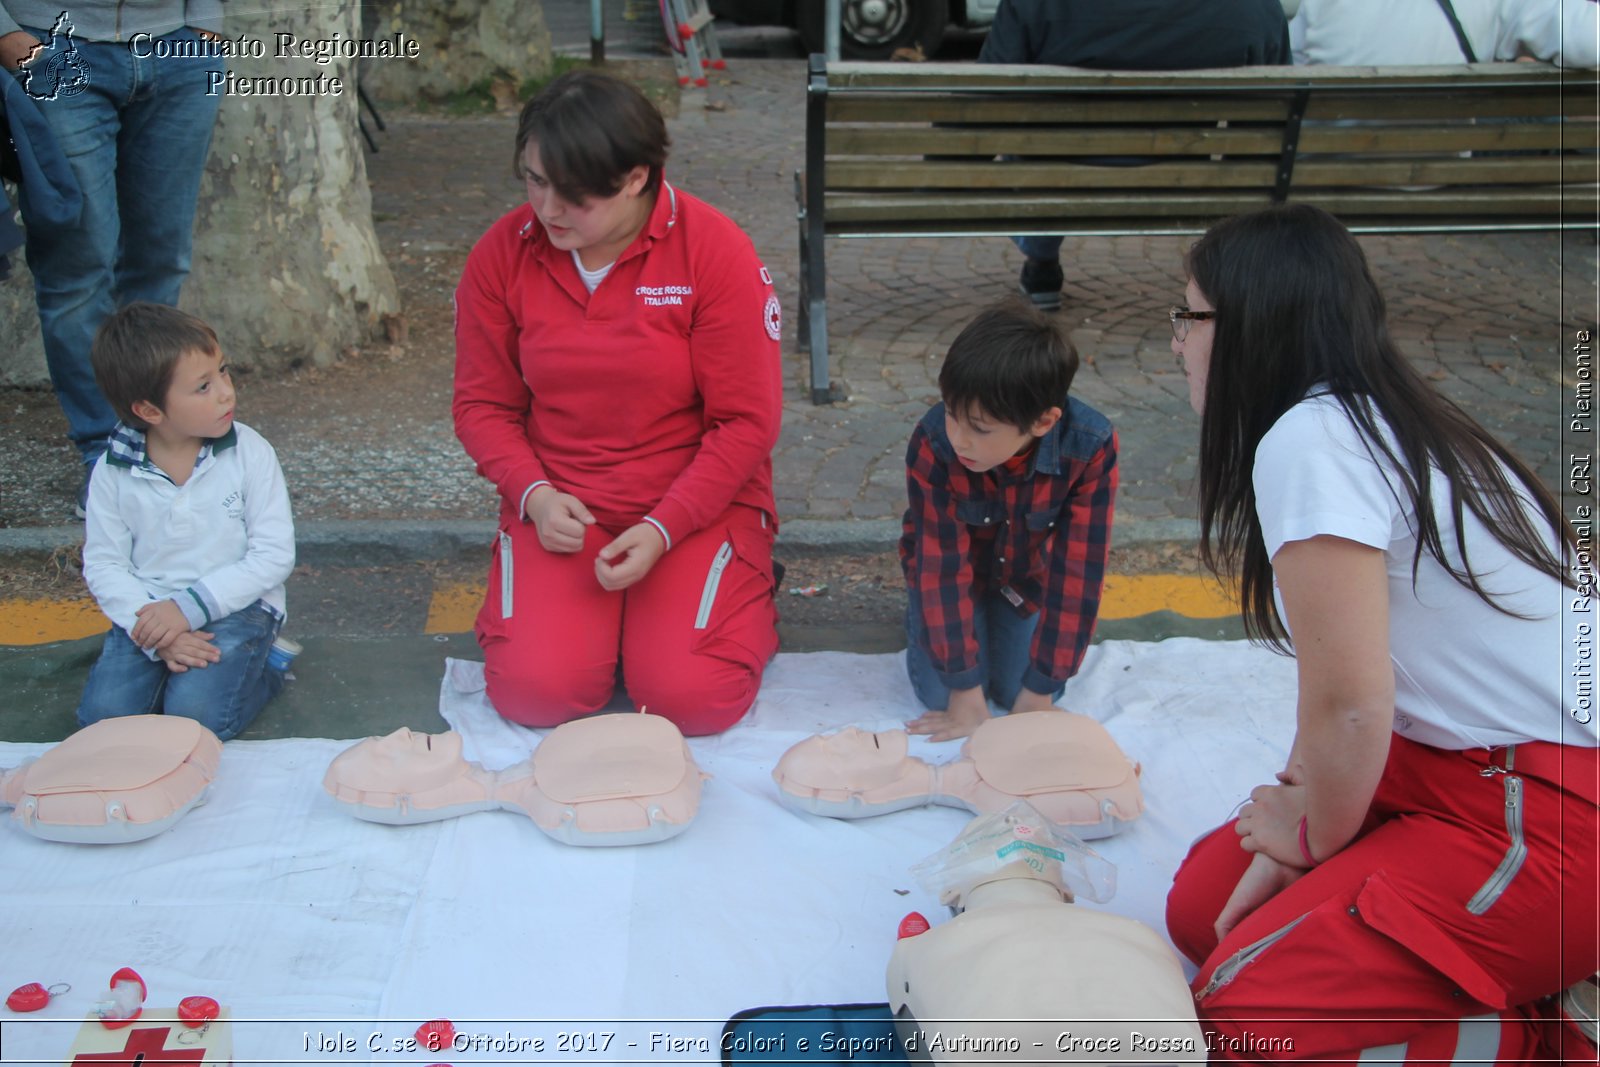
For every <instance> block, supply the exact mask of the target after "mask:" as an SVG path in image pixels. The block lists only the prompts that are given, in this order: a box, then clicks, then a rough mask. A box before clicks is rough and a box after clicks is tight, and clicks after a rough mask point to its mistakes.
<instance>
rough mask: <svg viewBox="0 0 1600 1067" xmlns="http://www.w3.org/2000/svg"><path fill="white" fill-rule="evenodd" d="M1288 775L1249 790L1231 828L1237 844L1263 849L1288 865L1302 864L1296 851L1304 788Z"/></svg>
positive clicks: (1252, 848)
mask: <svg viewBox="0 0 1600 1067" xmlns="http://www.w3.org/2000/svg"><path fill="white" fill-rule="evenodd" d="M1286 778H1289V779H1290V780H1289V781H1286V782H1284V784H1283V785H1258V786H1256V787H1255V788H1254V789H1252V790H1251V791H1250V802H1249V803H1248V804H1246V805H1245V806H1244V807H1242V808H1240V809H1239V821H1238V822H1237V823H1236V824H1235V825H1234V831H1235V832H1236V833H1237V834H1238V835H1239V847H1240V848H1242V849H1244V850H1245V851H1246V852H1254V853H1257V854H1258V855H1259V854H1261V853H1265V854H1266V855H1268V856H1271V857H1272V858H1273V859H1275V860H1277V861H1278V862H1280V863H1282V864H1285V865H1286V866H1289V867H1302V868H1303V867H1305V866H1306V861H1305V857H1303V856H1302V855H1301V854H1300V820H1301V819H1303V818H1305V816H1306V790H1305V787H1304V786H1302V785H1300V784H1299V783H1298V782H1294V781H1293V780H1292V778H1291V777H1290V776H1289V775H1287V774H1283V775H1279V780H1280V781H1283V780H1284V779H1286Z"/></svg>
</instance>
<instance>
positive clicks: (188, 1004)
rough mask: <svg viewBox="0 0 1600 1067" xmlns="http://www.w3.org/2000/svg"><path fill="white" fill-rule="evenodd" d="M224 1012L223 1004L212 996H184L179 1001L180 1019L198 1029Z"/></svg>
mask: <svg viewBox="0 0 1600 1067" xmlns="http://www.w3.org/2000/svg"><path fill="white" fill-rule="evenodd" d="M221 1013H222V1005H220V1004H218V1003H217V1002H216V1001H215V1000H213V999H211V998H210V997H184V998H183V999H182V1000H180V1001H178V1020H179V1021H180V1022H182V1023H183V1025H185V1026H187V1027H188V1028H189V1029H191V1030H198V1029H200V1027H202V1026H204V1025H205V1024H206V1023H208V1022H210V1021H211V1020H213V1019H215V1018H216V1017H217V1016H218V1015H220V1014H221Z"/></svg>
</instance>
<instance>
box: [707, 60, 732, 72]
mask: <svg viewBox="0 0 1600 1067" xmlns="http://www.w3.org/2000/svg"><path fill="white" fill-rule="evenodd" d="M711 69H712V70H727V69H728V61H727V60H726V59H713V60H712V61H711Z"/></svg>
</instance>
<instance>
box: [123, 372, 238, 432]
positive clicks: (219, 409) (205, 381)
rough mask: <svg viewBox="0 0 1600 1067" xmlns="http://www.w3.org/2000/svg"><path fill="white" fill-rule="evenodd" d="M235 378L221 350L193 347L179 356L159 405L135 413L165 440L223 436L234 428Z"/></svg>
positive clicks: (149, 406)
mask: <svg viewBox="0 0 1600 1067" xmlns="http://www.w3.org/2000/svg"><path fill="white" fill-rule="evenodd" d="M233 405H234V392H233V378H232V377H230V376H229V373H228V365H227V364H226V363H224V362H223V361H222V353H221V352H206V351H203V350H201V349H190V350H189V351H187V352H185V353H184V354H183V355H181V356H179V357H178V364H177V366H176V367H174V368H173V370H172V384H171V385H169V386H168V387H167V395H166V398H165V399H164V400H163V402H162V404H161V406H160V407H159V408H157V407H155V406H154V405H147V406H146V408H145V409H139V410H136V411H135V412H134V414H136V415H138V416H139V417H140V418H142V419H144V420H145V421H146V422H148V423H149V424H150V432H152V433H154V434H156V435H157V436H159V437H160V438H162V439H163V440H168V441H174V442H176V441H186V440H195V439H204V438H210V437H221V436H223V435H224V434H226V433H227V432H228V431H229V430H230V429H231V428H232V427H233Z"/></svg>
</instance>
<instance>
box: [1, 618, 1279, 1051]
mask: <svg viewBox="0 0 1600 1067" xmlns="http://www.w3.org/2000/svg"><path fill="white" fill-rule="evenodd" d="M440 700H441V710H442V711H443V713H444V715H445V717H446V719H447V720H448V721H449V722H450V723H451V724H452V725H453V726H454V727H455V728H456V729H457V730H459V731H460V732H461V733H462V734H463V735H464V737H465V739H466V742H467V754H468V756H469V758H474V759H477V760H479V761H481V762H483V763H485V764H486V765H487V766H491V767H495V766H503V765H506V764H509V763H513V762H516V761H518V760H520V759H522V758H524V757H525V756H526V755H527V754H528V753H529V752H530V751H531V750H532V748H533V747H534V746H535V745H537V743H538V740H539V737H540V734H539V733H538V732H535V731H530V730H524V729H522V728H520V727H514V726H510V725H508V724H506V723H505V722H504V721H503V720H501V719H499V718H498V717H497V716H496V715H495V714H494V712H493V709H492V708H491V707H490V706H489V705H488V703H487V701H486V700H485V699H484V696H483V691H482V667H481V665H480V664H477V663H472V662H467V661H456V660H452V661H450V662H449V664H448V667H447V672H446V677H445V679H444V681H443V684H442V686H441V693H440ZM1062 703H1063V705H1064V706H1066V707H1069V708H1071V709H1072V710H1074V711H1079V712H1083V713H1085V714H1089V715H1092V716H1094V717H1095V718H1097V719H1100V720H1101V721H1103V722H1104V723H1105V724H1106V726H1107V728H1108V729H1109V730H1110V731H1111V733H1112V735H1113V736H1114V737H1115V738H1116V739H1117V741H1118V743H1119V744H1120V745H1121V746H1122V747H1123V749H1124V750H1125V751H1126V752H1127V753H1128V754H1129V755H1130V756H1131V757H1132V758H1134V759H1135V760H1137V761H1138V762H1140V763H1141V764H1142V766H1143V771H1144V773H1143V779H1142V781H1143V787H1144V793H1145V800H1146V804H1147V807H1148V810H1147V812H1146V814H1145V815H1144V816H1143V817H1142V818H1141V819H1139V820H1138V821H1137V822H1136V823H1134V824H1133V825H1132V826H1131V827H1129V828H1127V829H1126V830H1124V831H1123V833H1122V834H1120V835H1119V836H1117V837H1114V838H1111V839H1108V840H1105V841H1100V842H1096V843H1094V847H1095V849H1096V850H1097V851H1098V852H1100V854H1101V855H1102V856H1104V857H1105V858H1107V859H1109V860H1110V861H1111V862H1112V863H1114V864H1115V865H1116V867H1117V871H1118V874H1117V878H1118V889H1117V893H1116V896H1115V898H1114V899H1112V900H1111V901H1110V902H1109V903H1108V904H1106V905H1103V907H1105V908H1107V909H1108V910H1110V911H1114V912H1117V913H1119V914H1122V915H1128V916H1132V917H1134V918H1137V919H1141V920H1143V921H1144V922H1146V923H1149V924H1151V925H1152V926H1154V927H1155V928H1156V929H1157V930H1161V929H1162V915H1163V908H1164V900H1165V896H1166V891H1167V888H1168V886H1169V885H1170V883H1171V879H1172V872H1173V871H1174V870H1175V869H1176V867H1177V865H1178V862H1179V860H1180V859H1181V858H1182V856H1183V854H1184V852H1185V851H1186V850H1187V848H1188V845H1189V843H1190V842H1191V841H1192V840H1193V839H1194V838H1195V837H1196V836H1198V835H1199V834H1200V833H1202V832H1203V831H1205V830H1206V829H1208V828H1209V827H1211V826H1214V825H1215V824H1217V823H1218V822H1220V821H1222V820H1223V819H1224V818H1226V817H1227V816H1228V814H1229V813H1230V811H1231V810H1232V809H1233V808H1234V807H1235V805H1237V804H1238V803H1239V802H1240V801H1241V800H1243V799H1244V798H1245V796H1246V795H1247V793H1248V792H1249V789H1250V788H1251V787H1252V786H1254V785H1256V784H1258V783H1261V782H1265V781H1268V780H1270V778H1271V775H1272V773H1273V772H1274V771H1275V770H1277V769H1279V768H1280V767H1281V766H1282V762H1283V760H1284V758H1285V756H1286V753H1287V750H1288V744H1289V741H1290V739H1291V735H1292V730H1293V718H1294V665H1293V662H1292V661H1291V660H1288V659H1286V658H1284V657H1280V656H1276V655H1273V654H1271V653H1268V652H1265V651H1263V650H1260V649H1254V648H1250V647H1249V646H1247V645H1245V644H1243V643H1242V642H1214V641H1200V640H1194V639H1186V638H1176V639H1172V640H1168V641H1163V642H1159V643H1148V642H1131V641H1110V642H1105V643H1102V644H1099V645H1096V646H1095V647H1094V648H1092V649H1091V650H1090V653H1089V657H1088V659H1087V661H1086V663H1085V666H1084V670H1083V671H1082V673H1081V674H1080V675H1079V676H1078V677H1077V678H1076V679H1074V680H1073V682H1072V683H1071V685H1069V686H1068V688H1067V694H1066V696H1065V698H1064V699H1063V701H1062ZM917 711H918V709H917V708H916V706H915V704H914V698H913V697H912V696H911V692H910V686H909V683H908V682H907V681H906V679H905V674H904V669H903V666H902V657H901V656H899V655H878V656H861V655H851V654H845V653H807V654H785V655H780V656H779V657H778V658H777V659H776V661H775V662H774V663H773V664H772V666H771V668H770V669H769V671H768V673H767V676H766V680H765V682H764V683H763V686H762V689H761V695H760V699H759V700H758V701H757V702H756V706H755V708H754V710H753V711H752V713H751V714H750V715H749V716H748V717H747V718H746V719H745V721H744V722H741V723H740V724H738V725H737V726H735V727H734V728H733V729H731V730H729V731H728V732H727V733H725V734H722V735H720V736H718V737H711V738H701V739H695V740H692V741H691V742H690V746H691V748H692V749H693V751H694V754H695V759H696V760H697V761H698V762H699V764H700V767H701V768H702V769H703V770H704V771H706V772H707V773H709V774H710V775H711V776H712V777H711V779H710V780H709V781H708V782H707V783H706V785H705V790H704V793H703V795H702V799H701V807H700V814H699V816H698V818H697V819H696V820H695V823H694V824H693V825H692V826H690V827H689V829H688V830H687V831H685V832H684V833H683V834H682V835H680V836H679V837H676V838H674V839H672V840H670V841H666V842H664V843H661V844H655V845H646V846H639V847H631V848H591V849H583V848H573V847H569V846H565V845H561V844H558V843H556V842H555V841H553V840H551V839H550V838H548V837H546V836H545V835H544V834H543V833H541V832H540V831H539V830H538V829H537V828H536V827H535V826H534V825H533V824H532V823H531V822H529V821H528V820H527V819H526V818H525V817H524V816H522V815H520V814H518V813H514V812H488V813H481V814H477V815H470V816H466V817H464V818H461V819H458V820H455V821H452V822H445V823H433V824H427V825H421V826H411V827H388V826H381V825H375V824H370V823H365V822H361V821H359V820H356V819H354V818H352V817H351V816H350V815H348V814H347V813H346V812H344V811H342V810H340V808H339V807H338V806H337V805H336V804H335V803H334V802H333V801H332V800H330V799H329V798H328V796H327V795H326V794H325V793H324V792H323V790H322V787H321V780H322V775H323V773H324V771H325V770H326V769H327V765H328V763H329V761H330V760H332V759H333V757H334V756H335V755H337V754H338V753H339V752H340V751H342V750H343V749H344V748H345V747H347V746H348V744H349V742H348V741H326V740H310V739H295V740H282V741H260V742H238V741H235V742H230V743H229V744H228V745H227V746H226V747H225V750H224V754H223V760H222V767H221V770H220V772H219V774H218V776H217V780H216V782H215V784H214V785H213V787H212V791H211V794H210V797H209V799H208V802H207V803H206V804H204V805H202V806H201V807H199V808H197V809H195V810H194V811H193V812H191V813H190V814H189V815H188V816H186V817H185V818H184V819H183V820H182V821H181V822H180V823H179V824H178V825H177V826H176V827H174V828H173V829H172V830H170V831H169V832H167V833H165V834H162V835H160V836H159V837H156V838H152V839H150V840H148V841H144V842H139V843H136V844H131V845H116V846H81V845H62V844H55V843H50V842H43V841H38V840H35V839H34V838H31V837H29V836H27V835H25V834H24V833H22V832H21V831H20V830H19V829H17V828H16V827H15V826H12V825H9V824H8V825H6V826H0V869H3V871H4V873H5V878H4V880H3V886H0V985H3V986H4V989H0V994H3V993H4V992H8V991H9V990H10V989H12V988H14V987H16V986H18V985H21V984H23V983H24V982H29V981H38V982H42V983H44V984H46V985H49V984H51V983H54V982H62V981H65V982H70V983H71V984H72V987H73V988H72V991H71V992H70V993H68V994H66V995H64V996H62V997H59V998H57V999H56V1000H54V1001H52V1003H51V1004H50V1005H49V1007H47V1008H46V1009H45V1010H44V1011H42V1012H40V1013H38V1014H37V1015H33V1016H19V1015H15V1014H12V1013H10V1012H6V1011H4V1010H3V1009H0V1062H3V1063H5V1064H8V1065H9V1064H12V1063H25V1062H34V1061H36V1060H37V1061H39V1062H53V1063H59V1062H60V1061H61V1059H62V1057H63V1056H64V1053H65V1051H66V1049H67V1048H68V1047H69V1046H70V1044H71V1043H72V1038H73V1034H74V1033H75V1031H76V1030H77V1027H78V1025H79V1023H80V1022H81V1020H82V1019H83V1017H84V1015H85V1013H86V1012H87V1011H89V1010H90V1008H91V1007H92V1005H93V1003H94V1002H95V1001H96V1000H98V999H100V998H101V997H102V995H103V993H104V990H105V985H106V982H107V980H108V979H109V977H110V975H111V973H112V972H113V971H115V970H116V969H117V968H118V967H122V966H132V967H134V968H135V969H137V970H138V971H139V972H140V973H141V974H142V976H143V977H144V979H145V981H146V983H147V984H148V985H149V987H150V1000H149V1003H150V1004H151V1005H152V1006H154V1007H170V1006H172V1005H174V1004H176V1002H177V1001H178V1000H179V999H180V998H182V997H184V996H188V995H191V994H197V993H203V994H207V995H210V996H213V997H216V998H217V999H218V1000H219V1001H220V1002H221V1003H222V1004H223V1005H225V1006H227V1007H229V1008H230V1009H231V1010H232V1013H233V1016H234V1018H235V1020H236V1022H235V1032H234V1054H235V1059H236V1061H237V1062H264V1063H367V1062H379V1063H402V1062H410V1063H418V1064H427V1063H431V1062H435V1061H439V1062H451V1063H454V1064H456V1065H457V1067H462V1065H464V1064H467V1063H514V1062H516V1063H528V1062H555V1061H558V1060H567V1061H571V1062H602V1061H605V1062H616V1061H619V1060H620V1061H630V1060H633V1061H640V1062H649V1061H657V1062H658V1061H660V1060H663V1059H677V1060H693V1061H708V1060H709V1061H714V1060H716V1059H717V1058H718V1053H717V1051H716V1044H717V1038H718V1035H719V1034H720V1031H721V1027H722V1024H723V1022H724V1021H725V1020H726V1019H727V1018H728V1017H729V1016H730V1015H731V1014H733V1013H734V1012H736V1011H739V1010H742V1009H746V1008H751V1007H757V1006H763V1005H798V1004H827V1003H846V1002H870V1001H881V1000H883V999H885V991H884V986H883V975H884V964H885V962H886V961H887V959H888V955H889V951H890V948H891V947H892V942H893V939H894V936H895V929H896V926H897V924H898V923H899V921H900V919H901V917H902V916H904V915H905V914H906V913H907V912H908V911H912V910H918V911H921V912H922V913H923V914H924V915H926V916H928V918H929V919H931V920H933V921H934V922H936V923H937V922H939V921H941V920H942V919H943V918H944V917H945V916H946V915H947V914H948V913H947V912H946V911H945V909H943V908H942V907H941V906H940V905H939V904H938V902H937V901H936V900H935V899H934V898H932V897H931V896H930V895H929V894H927V893H924V892H923V891H922V890H921V889H919V888H918V887H917V884H916V882H915V880H914V879H913V878H912V877H911V875H910V874H909V873H908V867H909V866H910V865H911V864H912V863H914V862H916V861H917V860H920V859H922V858H923V857H924V856H927V855H929V854H931V853H933V852H935V851H936V850H938V849H940V848H942V847H943V846H944V845H946V844H947V843H948V842H949V841H950V840H951V839H952V838H953V837H954V836H955V835H956V834H957V833H958V832H959V831H960V830H961V828H962V827H963V826H964V825H965V824H966V822H967V821H968V819H969V818H970V816H969V815H968V814H967V813H966V812H964V811H960V810H957V809H950V808H922V809H917V810H913V811H906V812H899V813H895V814H890V815H884V816H880V817H877V818H873V819H866V820H858V821H853V822H847V821H837V820H830V819H823V818H818V817H813V816H808V815H800V814H796V813H794V812H791V811H789V810H788V809H786V808H784V807H782V806H780V805H779V803H778V800H777V791H776V787H775V786H774V785H773V782H772V779H771V769H772V766H773V764H774V763H775V762H776V761H777V759H778V757H779V756H780V755H782V753H783V752H784V751H785V750H787V749H788V748H789V746H791V745H792V744H794V743H795V742H796V741H799V740H800V739H801V738H803V737H806V736H808V735H810V734H812V733H816V732H818V731H822V730H829V729H833V728H836V727H840V726H845V725H851V724H854V725H859V726H862V727H864V728H868V729H889V728H892V727H895V726H898V725H900V724H902V723H903V722H904V721H905V720H906V719H908V718H910V717H912V716H913V715H915V714H916V713H917ZM46 747H47V746H43V745H23V744H0V766H13V765H15V764H17V763H19V762H21V760H22V759H24V758H26V757H29V756H34V755H37V754H38V753H39V752H41V751H43V750H44V749H45V748H46ZM958 748H959V742H951V743H948V744H943V745H933V744H931V743H928V742H925V741H923V740H921V739H913V745H912V754H913V755H920V756H922V757H923V758H927V759H932V760H937V761H943V760H946V759H951V758H954V757H955V755H956V751H957V749H958ZM1076 906H1088V907H1098V906H1102V905H1088V904H1080V905H1076ZM439 1017H446V1018H450V1019H452V1020H454V1021H455V1024H456V1028H457V1030H458V1031H459V1032H460V1034H461V1035H462V1037H461V1038H460V1042H461V1043H460V1044H459V1045H458V1047H457V1050H456V1051H455V1052H454V1053H453V1054H441V1055H438V1056H432V1057H429V1056H426V1054H423V1055H422V1056H421V1057H419V1055H418V1053H417V1052H415V1051H412V1050H409V1049H406V1048H404V1042H405V1040H406V1039H407V1038H409V1036H410V1035H411V1034H412V1032H413V1030H414V1029H415V1027H416V1026H417V1024H418V1023H419V1022H421V1021H422V1020H425V1019H430V1018H439ZM573 1033H578V1034H582V1035H591V1034H592V1035H594V1036H593V1037H592V1038H586V1039H585V1040H584V1041H583V1042H582V1044H581V1045H580V1046H578V1047H571V1043H572V1038H571V1037H570V1036H567V1037H564V1036H562V1035H571V1034H573ZM607 1033H610V1034H614V1035H616V1036H613V1037H610V1038H605V1037H603V1036H601V1035H604V1034H607ZM652 1035H658V1036H656V1037H652ZM535 1042H541V1044H538V1045H536V1044H535ZM630 1042H633V1044H631V1045H630V1044H629V1043H630ZM701 1042H707V1043H709V1047H710V1051H709V1052H708V1051H706V1050H705V1048H704V1047H703V1046H702V1045H701ZM602 1043H605V1044H606V1045H607V1048H606V1050H605V1051H604V1052H600V1051H598V1049H599V1046H600V1044H602ZM397 1045H398V1047H399V1050H398V1051H394V1050H395V1049H396V1047H397ZM563 1045H566V1046H569V1047H567V1048H563V1047H562V1046H563Z"/></svg>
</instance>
